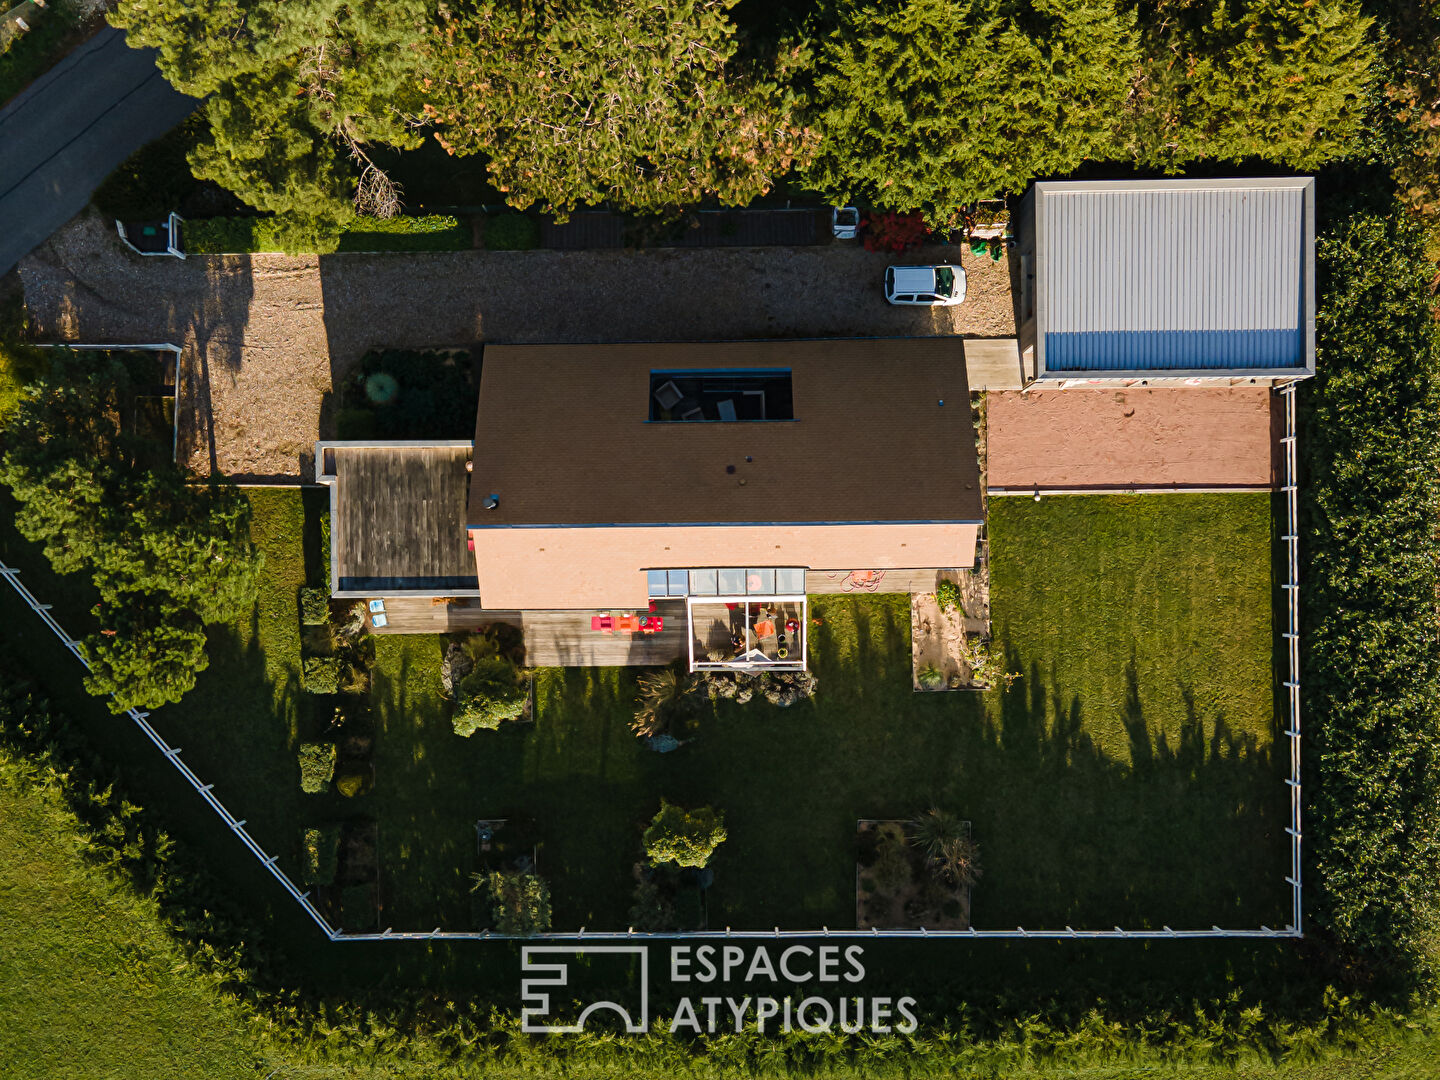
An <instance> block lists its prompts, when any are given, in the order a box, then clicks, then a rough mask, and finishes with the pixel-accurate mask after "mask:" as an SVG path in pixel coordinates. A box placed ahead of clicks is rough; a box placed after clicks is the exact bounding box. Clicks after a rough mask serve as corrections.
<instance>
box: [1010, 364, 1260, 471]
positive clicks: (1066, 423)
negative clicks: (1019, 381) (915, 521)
mask: <svg viewBox="0 0 1440 1080" xmlns="http://www.w3.org/2000/svg"><path fill="white" fill-rule="evenodd" d="M1280 408H1281V406H1280V405H1278V404H1277V399H1276V397H1275V395H1273V394H1272V393H1271V392H1270V391H1269V390H1268V389H1266V388H1264V387H1258V386H1257V387H1237V388H1235V389H1228V390H1227V389H1208V388H1202V387H1165V388H1161V389H1137V388H1133V387H1130V388H1126V389H1123V390H1117V389H1105V390H1100V389H1096V390H1087V389H1068V390H1060V389H1053V390H1037V389H1032V390H1030V391H1028V392H1026V393H1023V394H1019V393H1001V394H989V395H987V397H986V411H985V419H986V433H987V436H988V438H987V451H988V457H987V459H986V465H987V482H988V484H989V486H990V487H991V488H992V489H996V488H1007V489H1010V490H1012V491H1030V490H1032V489H1034V488H1036V487H1039V488H1040V489H1042V490H1055V489H1061V490H1088V489H1094V490H1097V491H1101V490H1116V489H1129V488H1170V487H1178V488H1202V487H1207V488H1268V487H1274V486H1275V485H1276V484H1277V482H1278V481H1277V479H1276V476H1277V472H1276V469H1277V460H1276V454H1277V453H1278V448H1279V442H1278V436H1279V434H1280V432H1279V430H1278V427H1277V425H1282V426H1283V417H1282V415H1281V413H1280Z"/></svg>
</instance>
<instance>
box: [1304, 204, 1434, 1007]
mask: <svg viewBox="0 0 1440 1080" xmlns="http://www.w3.org/2000/svg"><path fill="white" fill-rule="evenodd" d="M1424 242H1425V238H1424V235H1423V234H1422V232H1421V230H1420V229H1419V228H1418V227H1417V226H1416V225H1415V224H1413V223H1411V222H1409V221H1407V220H1405V219H1404V218H1403V217H1402V216H1401V215H1399V214H1396V215H1395V217H1394V218H1381V217H1377V216H1373V215H1357V216H1355V217H1352V218H1350V219H1348V220H1346V221H1344V222H1343V223H1341V224H1340V225H1339V226H1338V227H1336V228H1335V229H1334V230H1332V232H1331V233H1330V234H1329V235H1328V236H1326V237H1325V238H1323V239H1322V240H1321V242H1320V243H1319V245H1318V248H1317V258H1318V263H1319V270H1320V275H1319V284H1320V295H1321V300H1320V304H1319V311H1318V314H1317V325H1316V329H1317V348H1316V356H1317V359H1316V377H1315V379H1314V380H1313V381H1312V382H1310V383H1309V384H1307V385H1305V386H1304V388H1303V389H1302V390H1301V391H1300V394H1301V398H1300V401H1301V403H1302V407H1303V413H1302V428H1301V444H1300V445H1301V451H1302V453H1303V455H1304V467H1305V476H1304V478H1303V487H1302V491H1303V497H1302V511H1301V512H1302V528H1301V535H1302V537H1303V539H1302V542H1301V543H1302V558H1303V563H1304V565H1303V567H1302V571H1301V582H1302V589H1301V597H1302V600H1303V602H1304V610H1303V612H1302V623H1301V625H1302V628H1303V631H1304V634H1305V636H1304V637H1303V638H1302V642H1304V643H1305V654H1304V660H1303V680H1302V685H1303V688H1304V691H1303V692H1304V697H1303V701H1302V703H1303V708H1304V724H1305V732H1306V735H1305V744H1304V745H1305V761H1304V779H1305V788H1304V790H1305V798H1306V830H1305V836H1306V843H1307V850H1308V852H1309V853H1310V855H1309V857H1310V860H1311V867H1312V868H1313V870H1314V871H1316V873H1314V874H1313V875H1311V876H1310V877H1309V878H1308V879H1307V886H1308V893H1307V895H1308V896H1309V898H1310V904H1309V906H1310V908H1311V911H1312V919H1313V921H1314V922H1315V923H1318V924H1319V928H1320V929H1321V931H1322V934H1324V935H1328V936H1329V938H1330V939H1331V942H1332V944H1333V945H1334V947H1335V948H1336V950H1337V952H1338V954H1339V955H1338V957H1337V959H1338V960H1340V962H1341V963H1342V964H1343V965H1344V966H1346V967H1347V968H1349V969H1351V970H1352V971H1358V972H1359V973H1360V974H1362V975H1364V976H1366V977H1370V978H1375V979H1378V980H1384V981H1391V980H1393V981H1394V982H1395V983H1397V984H1398V985H1399V986H1406V987H1408V986H1414V985H1417V984H1424V983H1426V982H1427V981H1428V980H1429V979H1430V978H1431V977H1432V976H1433V972H1432V971H1431V970H1430V961H1429V960H1428V959H1427V954H1428V953H1431V952H1432V950H1434V949H1435V948H1436V946H1437V945H1440V903H1437V893H1440V884H1437V882H1440V876H1437V875H1440V859H1437V852H1440V844H1437V837H1440V626H1437V613H1436V598H1437V595H1440V542H1437V530H1440V492H1437V482H1440V332H1437V324H1436V322H1435V319H1434V317H1433V314H1432V312H1431V310H1430V304H1431V299H1430V297H1429V288H1428V279H1429V277H1430V275H1431V274H1433V272H1434V270H1433V267H1432V266H1427V264H1426V261H1425V257H1424Z"/></svg>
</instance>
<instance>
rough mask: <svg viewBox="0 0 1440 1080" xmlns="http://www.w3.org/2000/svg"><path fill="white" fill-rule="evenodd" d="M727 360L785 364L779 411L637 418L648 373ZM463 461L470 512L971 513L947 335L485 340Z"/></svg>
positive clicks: (748, 516) (956, 345)
mask: <svg viewBox="0 0 1440 1080" xmlns="http://www.w3.org/2000/svg"><path fill="white" fill-rule="evenodd" d="M734 368H749V369H756V368H779V369H785V368H788V369H789V370H790V372H791V379H792V387H793V392H794V413H795V419H794V421H789V422H787V421H773V422H768V423H744V422H739V423H650V422H648V417H649V408H650V373H651V371H652V370H665V369H702V370H703V369H734ZM942 400H943V401H944V403H945V404H944V405H943V406H941V405H940V404H939V402H940V401H942ZM747 456H748V457H750V458H751V459H752V460H751V461H748V462H747V461H746V457H747ZM474 460H475V471H474V476H473V480H472V487H471V498H470V524H471V526H472V527H485V526H510V525H610V524H681V523H684V524H699V523H739V522H789V523H801V522H902V521H909V522H919V521H944V522H956V521H979V520H980V517H981V511H980V478H979V468H978V465H977V461H976V456H975V433H974V428H973V427H972V425H971V422H970V391H969V386H968V385H967V383H966V379H965V357H964V353H963V352H962V349H961V345H960V342H959V340H958V339H955V338H907V339H883V340H876V339H863V340H838V341H836V340H820V341H814V340H812V341H746V342H726V343H714V344H710V343H695V342H688V343H669V344H659V343H644V344H620V345H490V346H487V347H486V349H485V353H484V359H483V362H482V374H481V381H480V407H479V415H478V418H477V422H476V430H475V458H474ZM727 465H733V466H735V472H734V473H733V474H729V473H727V472H726V466H727ZM492 492H493V493H495V494H497V495H499V497H500V505H499V507H498V509H495V510H491V511H487V510H484V509H483V508H482V504H483V501H484V499H485V497H486V495H488V494H490V493H492Z"/></svg>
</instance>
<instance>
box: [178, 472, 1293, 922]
mask: <svg viewBox="0 0 1440 1080" xmlns="http://www.w3.org/2000/svg"><path fill="white" fill-rule="evenodd" d="M251 499H252V504H253V506H254V535H255V538H256V541H257V543H258V544H259V545H260V547H261V549H262V550H263V551H264V552H265V555H266V560H267V562H266V573H265V582H264V586H263V589H262V593H261V597H260V601H259V603H258V605H257V607H256V610H255V612H254V613H252V614H251V615H250V616H249V617H247V618H245V619H241V620H238V621H237V622H236V623H235V624H234V625H231V626H228V627H222V628H218V629H217V630H215V631H213V632H212V637H211V647H210V655H211V666H210V669H209V670H208V671H207V672H205V673H204V674H203V675H202V676H201V678H200V681H199V684H198V685H197V687H196V689H195V690H194V691H193V692H192V693H191V694H190V695H188V696H187V697H186V699H185V700H184V701H183V702H182V703H181V704H180V705H178V706H173V707H169V708H166V709H163V710H159V711H157V713H156V714H155V716H154V722H156V723H157V725H158V726H159V727H160V728H161V730H162V732H163V733H164V734H165V735H166V737H167V738H169V739H171V740H172V741H173V742H175V743H176V744H178V745H181V746H183V747H184V750H185V758H186V760H187V761H189V762H190V763H191V765H192V767H194V768H195V769H196V771H197V772H198V773H199V774H200V775H201V776H203V777H205V778H206V779H207V780H210V781H213V782H214V783H215V785H216V791H217V793H219V794H220V795H221V797H222V798H223V799H225V801H226V802H227V804H228V805H229V806H230V807H231V809H232V810H233V811H234V812H235V813H236V814H237V815H238V816H241V817H245V818H247V819H248V821H249V826H248V827H249V828H250V830H251V831H252V832H253V833H254V835H255V836H256V837H257V838H258V839H259V840H260V842H261V843H262V844H263V845H264V846H265V847H266V848H267V849H268V850H269V851H272V852H274V853H276V854H278V855H279V856H280V859H281V865H282V866H285V867H286V868H287V869H289V870H291V871H292V872H295V871H298V844H299V836H300V832H301V830H302V829H303V828H304V827H305V826H307V825H314V824H322V823H327V822H333V821H338V820H342V819H347V818H368V819H373V820H374V821H375V822H376V823H377V825H378V829H379V842H380V848H381V861H380V867H381V898H382V904H383V906H384V910H383V911H382V916H381V924H382V925H383V926H393V927H395V928H396V929H414V928H429V927H433V926H436V925H442V926H445V927H447V928H450V929H462V928H469V927H472V926H475V925H477V922H476V919H475V916H474V914H473V913H472V904H471V898H470V895H469V892H468V888H469V875H470V874H471V873H472V872H473V871H474V870H475V869H476V868H477V867H478V861H477V855H476V851H475V836H474V823H475V821H476V820H477V819H480V818H497V817H506V818H512V819H517V820H518V819H530V820H533V822H534V825H535V830H536V834H537V835H538V836H539V837H540V849H539V866H540V869H541V872H542V873H544V874H545V875H546V876H547V877H548V878H549V879H550V880H551V883H552V886H553V895H554V916H555V925H556V927H557V928H571V929H573V928H576V927H579V926H582V925H584V926H588V927H591V928H594V929H599V928H613V927H617V926H620V927H623V926H624V925H626V920H627V912H628V909H629V906H630V893H631V890H632V887H633V881H632V879H631V875H630V868H631V866H632V865H633V864H634V863H635V862H636V861H637V860H638V859H639V857H640V839H639V838H640V832H641V830H642V829H643V827H644V824H645V822H646V821H647V820H648V819H649V818H650V816H651V815H653V814H654V812H655V811H656V809H657V808H658V806H659V801H660V798H661V796H664V797H666V798H669V799H671V800H672V801H676V802H680V803H682V804H684V805H690V806H698V805H702V804H706V803H709V804H712V805H714V806H716V807H717V808H720V809H722V810H723V811H724V813H725V817H726V823H727V825H728V827H729V832H730V839H729V840H728V841H727V842H726V843H725V844H723V845H722V846H721V848H720V849H719V852H718V853H717V855H716V857H715V860H714V862H713V864H712V865H713V868H714V870H715V883H714V886H713V888H712V890H711V892H710V896H709V925H710V926H711V927H724V926H734V927H737V928H738V927H747V928H753V927H771V926H776V925H779V926H782V927H808V926H821V925H827V926H831V927H835V928H841V927H851V926H853V925H854V918H855V916H854V870H855V863H854V836H855V822H856V819H858V818H866V817H908V816H911V815H913V814H914V813H916V812H917V811H919V810H923V809H926V808H928V807H930V806H942V807H945V808H947V809H950V810H951V811H953V812H955V813H957V814H959V815H960V816H962V817H963V818H965V819H968V820H970V821H972V822H973V824H974V833H975V836H976V838H977V840H978V841H979V843H980V845H981V850H982V863H983V865H984V877H983V878H982V879H981V881H980V883H979V885H978V886H977V888H976V890H975V893H974V902H973V908H972V913H973V919H974V922H975V925H977V926H980V927H992V928H993V927H998V928H1011V927H1014V926H1017V925H1024V926H1028V927H1041V926H1046V927H1055V926H1065V925H1073V926H1076V927H1082V926H1083V927H1097V926H1098V927H1110V926H1114V925H1116V924H1121V925H1125V926H1146V925H1149V926H1161V925H1170V926H1173V927H1183V926H1207V927H1208V926H1210V925H1211V924H1212V923H1219V924H1221V925H1224V926H1235V927H1254V926H1259V925H1261V924H1262V923H1263V924H1267V925H1272V926H1278V925H1284V923H1285V921H1286V915H1287V911H1286V908H1285V900H1286V898H1287V893H1286V891H1285V889H1284V886H1283V882H1282V879H1283V876H1284V871H1285V868H1286V865H1287V864H1286V851H1285V837H1284V834H1283V828H1284V824H1285V822H1284V810H1285V806H1286V802H1285V793H1284V788H1283V785H1282V778H1283V772H1284V762H1283V761H1282V760H1281V759H1280V758H1278V757H1277V756H1276V755H1275V754H1274V750H1273V737H1274V718H1275V713H1274V687H1273V676H1272V668H1271V656H1272V648H1273V642H1272V639H1271V629H1272V623H1271V605H1272V595H1271V561H1270V531H1271V514H1270V503H1269V499H1268V496H1265V495H1223V496H1208V495H1167V496H1152V497H1139V498H1131V499H1118V498H1110V497H1067V498H1053V499H1048V500H1046V501H1044V502H1043V503H1040V504H1036V503H1033V502H1031V501H1029V500H1019V499H1014V500H1012V499H996V500H993V502H992V509H991V523H990V524H991V528H990V536H991V553H992V577H993V588H992V610H993V621H994V626H995V632H996V635H997V642H998V644H999V646H1000V647H1001V649H1002V650H1003V652H1004V654H1005V655H1006V657H1007V666H1008V667H1009V668H1010V670H1013V671H1019V672H1021V673H1022V675H1021V678H1020V679H1019V680H1017V681H1016V682H1015V684H1014V686H1013V688H1012V689H1011V690H1009V691H1008V692H1001V691H996V692H993V693H989V694H975V693H949V694H917V693H914V692H913V691H912V690H911V686H910V641H909V636H910V635H909V602H908V598H907V597H905V596H887V595H878V596H866V597H855V596H838V597H817V598H815V599H814V602H813V612H814V614H815V615H818V616H819V617H820V618H821V620H822V621H821V623H820V624H819V625H818V626H815V627H813V628H812V632H811V643H810V653H811V657H812V666H813V668H814V670H815V672H816V675H817V677H818V679H819V686H820V689H819V694H818V696H817V697H816V698H815V699H814V700H813V701H811V702H805V703H801V704H799V705H796V706H794V707H792V708H790V709H777V708H775V707H773V706H770V705H768V704H766V703H764V702H763V701H754V702H751V703H750V704H748V705H744V706H738V705H735V704H734V703H733V702H721V703H719V704H718V705H716V706H715V707H714V708H713V709H709V708H707V710H706V712H705V714H704V715H702V717H701V719H700V721H699V738H698V740H697V741H696V742H694V743H693V744H690V745H687V746H684V747H683V748H681V749H680V750H678V751H676V752H674V753H671V754H665V755H660V754H655V753H651V752H649V751H647V750H646V749H645V748H644V746H643V745H642V744H641V743H640V742H639V741H638V740H637V739H636V738H635V737H634V736H633V735H632V734H631V733H630V731H629V727H628V725H629V721H630V719H631V715H632V712H633V709H634V704H635V698H636V683H635V680H636V676H637V674H638V672H637V671H636V670H634V669H599V670H593V669H545V670H541V671H539V672H538V673H537V705H538V709H537V720H536V722H534V723H532V724H507V725H505V727H504V729H503V730H501V731H498V732H483V731H482V732H479V733H477V734H476V735H474V736H473V737H472V738H470V739H462V738H460V737H458V736H456V735H455V734H454V733H453V732H452V731H451V728H450V721H449V710H448V705H447V703H446V701H445V700H444V697H443V694H442V690H441V685H440V660H441V656H442V646H443V643H442V641H441V639H440V638H438V637H435V636H416V637H393V636H386V637H379V638H377V639H376V662H375V666H374V670H373V678H374V684H373V688H372V691H371V698H372V706H373V719H374V726H375V731H376V736H377V737H376V744H375V765H376V785H375V789H374V791H373V792H371V793H370V794H368V795H364V796H361V797H358V798H355V799H345V798H343V797H341V796H340V795H339V794H337V793H335V792H333V791H332V792H330V793H328V794H325V795H319V796H309V795H304V794H302V793H301V792H300V789H299V782H298V781H299V777H298V768H297V765H296V760H295V749H296V746H297V744H298V742H299V741H301V740H302V739H304V738H309V737H312V733H313V732H314V731H315V730H316V728H317V726H318V725H320V722H321V721H322V720H326V719H328V717H319V716H317V715H316V701H315V699H313V698H311V697H310V696H309V695H307V694H305V693H304V692H303V691H302V690H301V689H300V686H299V679H298V672H299V626H298V619H297V613H296V592H297V590H298V589H299V587H300V586H301V585H302V584H304V583H306V582H307V581H308V582H309V583H311V584H318V583H319V581H320V577H321V574H322V570H321V568H320V561H319V551H318V520H319V517H320V515H321V514H322V513H323V510H324V505H325V502H324V494H323V493H320V492H308V493H305V494H304V495H303V496H302V494H301V493H299V492H295V491H267V490H254V491H252V492H251ZM307 559H308V564H307ZM225 839H226V843H227V844H233V841H231V840H230V839H229V838H228V837H226V838H225ZM226 855H227V857H228V856H234V855H235V851H234V850H229V849H227V852H226Z"/></svg>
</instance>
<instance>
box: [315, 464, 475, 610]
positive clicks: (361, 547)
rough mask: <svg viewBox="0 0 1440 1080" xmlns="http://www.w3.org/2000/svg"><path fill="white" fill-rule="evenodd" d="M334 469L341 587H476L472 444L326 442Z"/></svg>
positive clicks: (363, 590) (372, 590)
mask: <svg viewBox="0 0 1440 1080" xmlns="http://www.w3.org/2000/svg"><path fill="white" fill-rule="evenodd" d="M319 450H320V453H319V454H318V455H317V458H318V460H317V465H318V466H319V471H320V475H321V477H322V479H323V478H327V477H333V478H334V479H333V481H332V482H333V484H334V485H335V487H334V498H333V500H332V505H333V507H334V513H335V516H334V520H333V523H332V525H331V531H332V541H331V543H332V552H333V564H334V565H333V574H334V582H333V585H334V588H335V589H336V590H337V591H338V592H340V593H352V594H355V593H360V594H371V595H374V594H377V593H397V592H421V593H453V592H463V591H474V590H475V589H476V588H477V587H478V585H477V583H476V576H475V557H474V556H473V555H471V554H470V552H469V550H468V549H467V546H466V543H465V537H466V533H465V499H466V495H467V487H466V485H467V484H468V482H469V479H470V478H469V476H467V475H466V472H465V463H466V461H467V460H468V459H469V457H470V447H469V445H468V444H464V443H462V444H456V445H413V444H405V443H389V444H379V445H370V446H366V445H355V446H347V445H345V444H344V443H321V444H320V445H319Z"/></svg>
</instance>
